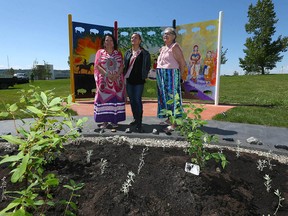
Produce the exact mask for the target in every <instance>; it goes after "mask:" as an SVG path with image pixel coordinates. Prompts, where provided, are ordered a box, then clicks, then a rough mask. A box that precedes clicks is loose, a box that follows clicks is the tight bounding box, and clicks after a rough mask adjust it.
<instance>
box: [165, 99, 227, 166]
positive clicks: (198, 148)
mask: <svg viewBox="0 0 288 216" xmlns="http://www.w3.org/2000/svg"><path fill="white" fill-rule="evenodd" d="M175 101H180V98H179V95H176V96H175ZM175 101H173V100H169V101H168V102H167V104H168V105H169V104H172V103H174V102H175ZM176 107H177V108H176V110H175V113H174V114H173V113H172V111H171V110H166V109H164V110H162V113H163V115H165V116H168V118H169V120H170V122H171V123H172V124H175V125H176V130H178V131H179V132H180V134H181V135H182V136H184V137H185V139H186V140H187V141H188V142H189V143H190V146H189V148H188V152H189V155H190V156H191V157H192V158H191V161H192V163H196V164H198V165H199V166H200V167H204V166H205V162H206V161H208V160H210V159H214V160H215V161H216V162H220V161H221V165H222V167H223V168H225V166H226V165H227V163H228V161H227V160H226V157H225V155H224V154H223V153H221V152H216V153H211V152H209V151H207V149H206V148H205V146H204V144H210V143H211V142H216V141H217V139H216V137H214V136H213V135H209V134H207V133H206V132H204V131H203V130H201V128H202V127H203V126H204V125H205V124H207V122H206V121H205V120H202V119H201V113H202V112H203V110H204V108H202V107H200V108H199V107H198V108H197V107H196V106H195V105H193V104H192V103H190V104H189V105H188V104H184V105H183V106H182V107H180V106H179V102H176ZM183 109H184V110H183ZM178 116H181V117H178ZM190 116H193V118H192V117H190Z"/></svg>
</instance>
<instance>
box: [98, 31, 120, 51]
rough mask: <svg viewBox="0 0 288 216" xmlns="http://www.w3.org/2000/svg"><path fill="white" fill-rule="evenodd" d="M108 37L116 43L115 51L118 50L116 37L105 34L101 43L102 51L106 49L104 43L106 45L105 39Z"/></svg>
mask: <svg viewBox="0 0 288 216" xmlns="http://www.w3.org/2000/svg"><path fill="white" fill-rule="evenodd" d="M107 36H108V37H111V38H112V40H113V43H114V50H118V44H117V41H116V39H115V37H114V36H113V35H112V34H110V33H108V34H105V35H104V36H103V38H102V41H101V48H102V49H104V48H105V47H104V43H105V38H106V37H107Z"/></svg>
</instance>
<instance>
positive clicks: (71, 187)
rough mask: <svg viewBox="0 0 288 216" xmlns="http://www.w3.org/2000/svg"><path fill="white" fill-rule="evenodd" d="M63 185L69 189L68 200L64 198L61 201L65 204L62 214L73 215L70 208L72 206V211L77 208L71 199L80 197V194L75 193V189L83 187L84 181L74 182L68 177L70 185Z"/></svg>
mask: <svg viewBox="0 0 288 216" xmlns="http://www.w3.org/2000/svg"><path fill="white" fill-rule="evenodd" d="M63 187H65V188H67V189H69V190H70V191H71V194H70V197H69V200H68V201H66V200H62V201H61V203H63V204H65V205H66V208H65V212H64V215H69V216H72V215H73V216H74V215H76V214H75V213H73V211H72V210H70V209H71V208H72V209H73V210H74V211H75V210H77V204H76V203H75V202H73V201H72V199H73V198H74V197H80V195H79V194H76V193H75V191H78V190H81V189H82V188H83V187H84V183H78V184H76V183H75V181H73V180H72V179H70V185H64V186H63Z"/></svg>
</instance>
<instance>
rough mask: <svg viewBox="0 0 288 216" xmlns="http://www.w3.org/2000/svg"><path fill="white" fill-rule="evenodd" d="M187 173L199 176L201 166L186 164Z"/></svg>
mask: <svg viewBox="0 0 288 216" xmlns="http://www.w3.org/2000/svg"><path fill="white" fill-rule="evenodd" d="M185 172H189V173H192V174H194V175H199V173H200V166H199V165H197V164H192V163H188V162H186V164H185Z"/></svg>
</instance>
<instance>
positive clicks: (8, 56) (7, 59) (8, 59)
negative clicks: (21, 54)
mask: <svg viewBox="0 0 288 216" xmlns="http://www.w3.org/2000/svg"><path fill="white" fill-rule="evenodd" d="M7 64H8V70H9V69H10V66H9V56H8V55H7Z"/></svg>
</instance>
